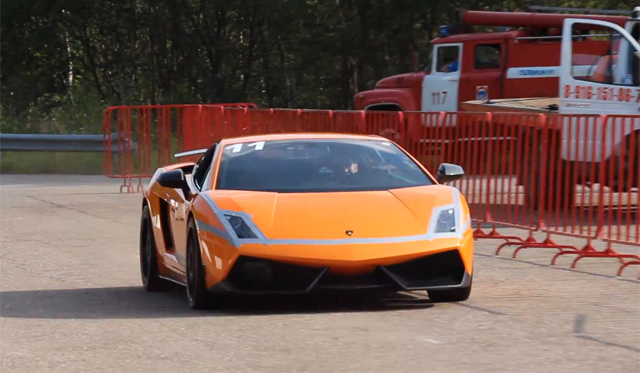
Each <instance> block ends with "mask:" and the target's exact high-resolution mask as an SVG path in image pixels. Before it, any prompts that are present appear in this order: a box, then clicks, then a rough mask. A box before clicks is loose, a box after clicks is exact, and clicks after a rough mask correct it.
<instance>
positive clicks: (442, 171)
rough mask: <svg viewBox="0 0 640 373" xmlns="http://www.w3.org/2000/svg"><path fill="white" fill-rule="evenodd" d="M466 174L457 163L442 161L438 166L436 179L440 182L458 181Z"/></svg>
mask: <svg viewBox="0 0 640 373" xmlns="http://www.w3.org/2000/svg"><path fill="white" fill-rule="evenodd" d="M463 176H464V170H463V169H462V167H460V166H458V165H457V164H451V163H441V164H440V166H439V167H438V173H437V174H436V180H437V181H438V183H440V184H444V183H448V182H451V181H456V180H458V179H461V178H462V177H463Z"/></svg>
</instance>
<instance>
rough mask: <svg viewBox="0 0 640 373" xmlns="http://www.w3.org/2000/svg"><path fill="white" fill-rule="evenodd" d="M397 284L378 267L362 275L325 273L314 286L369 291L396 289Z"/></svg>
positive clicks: (317, 287)
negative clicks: (386, 288)
mask: <svg viewBox="0 0 640 373" xmlns="http://www.w3.org/2000/svg"><path fill="white" fill-rule="evenodd" d="M397 286H398V284H397V283H396V282H395V281H393V280H392V279H391V278H389V276H387V275H386V274H385V273H384V272H383V271H382V270H381V269H380V267H378V268H376V270H375V271H374V272H372V273H367V274H364V275H338V274H332V273H328V272H327V273H325V275H324V276H322V277H321V278H320V281H318V283H317V284H316V286H315V288H316V289H369V288H380V287H397Z"/></svg>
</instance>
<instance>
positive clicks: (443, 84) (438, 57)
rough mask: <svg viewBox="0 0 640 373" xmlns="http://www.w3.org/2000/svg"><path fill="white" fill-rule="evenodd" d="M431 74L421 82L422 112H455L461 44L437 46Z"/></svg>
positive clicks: (460, 64)
mask: <svg viewBox="0 0 640 373" xmlns="http://www.w3.org/2000/svg"><path fill="white" fill-rule="evenodd" d="M433 55H434V56H435V58H433V60H432V62H431V74H427V75H426V76H425V77H424V80H423V82H422V111H431V112H433V111H457V110H458V86H459V83H460V70H461V68H462V43H454V44H438V45H436V46H435V47H434V54H433Z"/></svg>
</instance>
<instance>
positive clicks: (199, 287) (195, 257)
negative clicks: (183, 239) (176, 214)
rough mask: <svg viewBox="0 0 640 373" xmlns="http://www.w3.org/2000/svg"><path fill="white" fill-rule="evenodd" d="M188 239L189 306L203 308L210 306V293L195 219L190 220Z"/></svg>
mask: <svg viewBox="0 0 640 373" xmlns="http://www.w3.org/2000/svg"><path fill="white" fill-rule="evenodd" d="M188 232H189V236H188V239H187V298H188V300H189V307H191V309H194V310H203V309H206V308H207V307H208V305H209V304H208V301H209V293H208V292H207V287H206V284H205V281H204V265H203V264H202V256H201V253H200V240H199V239H198V232H197V230H196V226H195V222H194V221H193V219H191V220H189V228H188Z"/></svg>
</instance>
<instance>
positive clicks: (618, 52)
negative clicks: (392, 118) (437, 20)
mask: <svg viewBox="0 0 640 373" xmlns="http://www.w3.org/2000/svg"><path fill="white" fill-rule="evenodd" d="M629 14H630V16H631V17H629V16H627V17H624V16H622V17H620V16H595V15H572V14H538V13H499V12H466V13H464V15H463V21H464V22H465V23H466V24H467V25H470V24H474V25H500V26H510V27H521V28H520V29H518V30H511V31H502V32H492V33H469V32H465V33H460V34H456V33H455V32H452V31H451V30H450V29H449V28H447V27H443V28H442V29H441V37H440V38H438V39H436V40H434V41H433V44H434V45H433V52H432V55H433V56H435V58H433V60H432V61H431V62H430V63H429V65H428V71H425V72H420V73H412V74H403V75H399V76H394V77H390V78H386V79H383V80H381V81H380V82H378V84H377V86H376V88H375V89H374V90H371V91H367V92H362V93H358V94H357V95H356V97H355V104H356V108H357V109H360V110H374V111H380V110H382V111H423V112H451V111H473V112H528V113H559V114H574V115H575V114H622V115H635V114H639V113H640V110H639V109H640V44H639V43H640V7H638V8H636V9H635V10H634V11H633V12H629ZM623 27H624V28H623ZM449 35H450V36H449ZM635 119H637V120H635ZM635 119H633V118H632V120H627V121H625V122H624V123H612V126H610V127H616V128H615V130H611V128H610V129H609V130H607V131H610V133H609V134H606V135H604V132H605V131H604V129H603V127H604V124H603V123H600V122H598V120H595V119H593V118H591V119H589V118H582V119H579V120H578V121H577V122H576V121H574V123H573V124H572V123H568V122H567V123H565V122H566V121H564V122H563V121H562V120H560V121H559V122H558V123H557V125H556V126H553V128H552V127H551V126H549V128H547V129H548V130H549V133H547V134H545V135H546V136H547V138H554V139H555V141H554V143H555V144H556V145H555V146H557V149H556V148H554V149H553V151H552V152H551V155H550V156H549V155H548V154H547V155H543V154H542V152H543V151H544V150H543V147H542V146H541V144H542V141H541V138H542V135H541V134H540V129H539V128H537V126H536V125H534V126H531V127H528V126H529V125H530V124H531V123H522V126H523V127H525V128H524V130H525V132H523V134H521V136H519V137H518V138H517V148H518V150H519V151H520V152H521V154H520V156H519V157H518V159H519V160H521V161H522V162H528V164H522V165H521V166H520V167H518V169H519V170H520V173H519V174H518V175H517V176H518V184H519V185H524V186H525V194H526V195H527V196H528V197H527V201H528V203H530V204H533V205H534V206H539V198H540V190H541V189H543V188H544V187H543V186H542V185H540V184H539V183H538V181H539V180H541V179H543V176H544V175H541V173H546V175H553V177H556V178H559V179H563V180H565V181H566V182H565V183H564V184H563V185H561V186H559V187H556V189H558V188H560V190H556V191H555V194H556V195H560V196H561V198H557V199H556V200H554V201H553V202H552V205H553V206H551V207H554V206H555V205H558V204H563V205H564V206H568V205H570V204H571V203H572V197H573V195H574V194H573V193H572V192H571V191H572V190H573V188H575V184H576V183H582V184H589V183H593V182H600V183H602V184H604V185H605V186H608V187H611V188H613V189H614V190H615V191H626V190H630V189H631V188H637V187H638V184H639V183H638V180H640V172H639V171H638V170H637V169H638V168H639V167H638V165H640V117H638V118H635ZM470 124H471V125H477V124H479V123H476V124H474V123H470ZM618 124H619V125H618ZM413 125H414V126H415V125H417V123H413ZM422 125H426V126H433V125H435V123H431V124H428V123H422ZM447 125H454V126H455V125H456V124H455V123H450V122H449V123H448V124H447ZM383 131H385V133H384V134H387V135H388V134H389V133H388V131H386V130H384V129H383ZM407 131H408V133H406V134H399V133H392V134H391V135H392V136H395V140H400V137H401V136H407V137H408V138H409V139H408V140H411V141H422V140H423V139H420V138H418V137H419V135H417V134H418V133H420V132H419V129H418V128H412V127H411V126H409V128H407ZM603 138H606V140H603ZM452 140H454V141H455V139H452ZM465 140H482V139H465ZM526 141H530V142H531V143H529V144H527V143H525V142H526ZM631 148H633V149H631ZM525 149H527V151H529V152H531V154H529V156H525V155H524V154H522V152H524V151H525ZM578 150H579V151H578ZM547 151H548V149H547ZM545 158H546V159H547V161H548V164H547V167H542V166H541V160H542V159H545ZM631 158H633V159H631ZM636 158H638V159H636ZM604 162H606V163H604ZM599 164H606V165H609V166H611V165H614V167H616V169H617V170H620V172H619V174H621V176H620V177H618V176H619V175H618V174H615V175H613V177H610V178H607V179H608V180H603V178H601V177H600V176H599V172H598V171H599V170H601V169H602V167H599ZM594 165H595V166H594ZM632 168H633V169H636V170H635V171H634V170H632ZM634 172H635V177H633V175H634ZM603 181H604V182H603Z"/></svg>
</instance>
